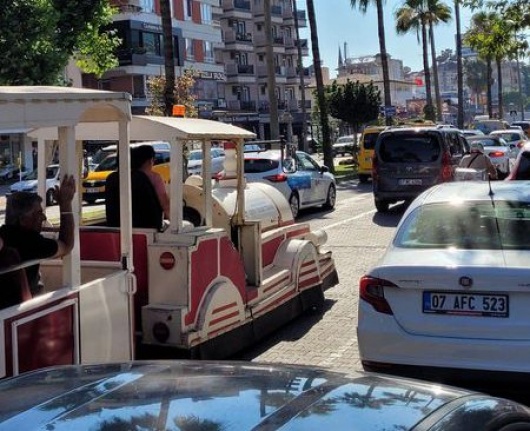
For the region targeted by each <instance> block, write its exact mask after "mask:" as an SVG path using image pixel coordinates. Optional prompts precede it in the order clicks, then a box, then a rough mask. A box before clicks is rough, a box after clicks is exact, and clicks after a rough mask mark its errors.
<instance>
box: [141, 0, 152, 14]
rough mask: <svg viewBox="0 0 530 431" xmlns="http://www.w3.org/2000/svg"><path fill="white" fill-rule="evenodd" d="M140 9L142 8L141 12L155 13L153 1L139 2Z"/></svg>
mask: <svg viewBox="0 0 530 431" xmlns="http://www.w3.org/2000/svg"><path fill="white" fill-rule="evenodd" d="M140 7H141V8H142V12H149V13H154V12H155V0H141V1H140Z"/></svg>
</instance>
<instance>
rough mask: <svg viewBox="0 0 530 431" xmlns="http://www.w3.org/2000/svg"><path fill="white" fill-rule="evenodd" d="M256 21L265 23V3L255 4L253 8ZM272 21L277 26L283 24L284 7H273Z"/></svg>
mask: <svg viewBox="0 0 530 431" xmlns="http://www.w3.org/2000/svg"><path fill="white" fill-rule="evenodd" d="M252 12H253V15H254V21H256V22H264V21H265V7H264V5H263V3H259V4H254V7H253V10H252ZM271 21H272V22H273V23H275V24H283V23H284V19H283V7H282V6H280V5H271Z"/></svg>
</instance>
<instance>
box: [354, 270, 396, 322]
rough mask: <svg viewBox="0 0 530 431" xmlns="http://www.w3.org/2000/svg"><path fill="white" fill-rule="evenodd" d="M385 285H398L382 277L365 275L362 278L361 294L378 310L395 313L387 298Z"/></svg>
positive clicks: (362, 297)
mask: <svg viewBox="0 0 530 431" xmlns="http://www.w3.org/2000/svg"><path fill="white" fill-rule="evenodd" d="M385 287H397V286H396V285H395V284H394V283H391V282H390V281H387V280H382V279H380V278H374V277H369V276H366V275H365V276H364V277H362V278H361V281H360V284H359V288H360V292H359V296H360V297H361V299H363V300H365V301H366V302H368V303H369V304H370V305H371V306H372V307H374V309H375V310H376V311H378V312H379V313H385V314H394V313H393V311H392V308H390V304H389V303H388V302H387V300H386V298H385Z"/></svg>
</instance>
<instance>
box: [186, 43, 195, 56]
mask: <svg viewBox="0 0 530 431" xmlns="http://www.w3.org/2000/svg"><path fill="white" fill-rule="evenodd" d="M186 59H188V60H195V48H194V46H193V39H188V38H186Z"/></svg>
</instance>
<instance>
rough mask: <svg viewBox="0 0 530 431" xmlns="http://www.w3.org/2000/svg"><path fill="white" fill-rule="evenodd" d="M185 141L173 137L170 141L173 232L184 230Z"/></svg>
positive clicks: (170, 189)
mask: <svg viewBox="0 0 530 431" xmlns="http://www.w3.org/2000/svg"><path fill="white" fill-rule="evenodd" d="M183 147H184V141H181V140H177V139H173V140H171V141H170V151H171V153H170V157H171V159H170V176H169V178H170V179H171V180H170V182H169V223H170V225H169V226H170V229H171V232H174V233H178V232H180V231H182V219H183V214H182V206H183V200H184V195H183V192H182V189H183V183H184V180H183V178H184V175H183V173H184V164H183V162H184V160H183V153H184V151H183V150H184V148H183Z"/></svg>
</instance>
